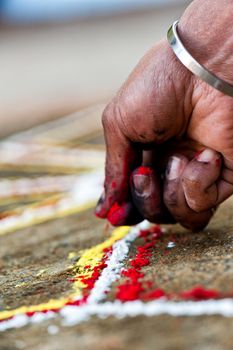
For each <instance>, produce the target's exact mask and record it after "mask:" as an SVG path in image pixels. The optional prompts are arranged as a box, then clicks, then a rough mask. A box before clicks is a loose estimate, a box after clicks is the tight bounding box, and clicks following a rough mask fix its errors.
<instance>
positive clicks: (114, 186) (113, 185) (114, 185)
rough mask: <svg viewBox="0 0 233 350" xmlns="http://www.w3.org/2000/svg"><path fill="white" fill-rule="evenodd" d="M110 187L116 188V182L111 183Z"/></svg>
mask: <svg viewBox="0 0 233 350" xmlns="http://www.w3.org/2000/svg"><path fill="white" fill-rule="evenodd" d="M111 187H112V188H113V189H114V188H116V181H113V182H112V185H111Z"/></svg>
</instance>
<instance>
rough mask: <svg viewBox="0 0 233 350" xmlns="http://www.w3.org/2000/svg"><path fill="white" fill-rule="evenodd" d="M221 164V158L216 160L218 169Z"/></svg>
mask: <svg viewBox="0 0 233 350" xmlns="http://www.w3.org/2000/svg"><path fill="white" fill-rule="evenodd" d="M221 163H222V162H221V159H220V158H217V159H215V164H216V166H217V167H220V165H221Z"/></svg>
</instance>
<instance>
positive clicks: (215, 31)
mask: <svg viewBox="0 0 233 350" xmlns="http://www.w3.org/2000/svg"><path fill="white" fill-rule="evenodd" d="M179 34H180V37H181V38H182V41H183V43H184V45H185V47H186V48H187V49H188V50H189V52H190V53H191V54H192V55H193V57H195V58H196V59H197V60H198V61H199V62H200V63H201V64H203V65H204V66H205V67H206V68H208V69H209V70H211V71H212V72H213V73H215V74H217V75H218V76H219V77H220V78H222V79H224V80H226V81H228V82H230V83H233V1H232V0H206V1H203V0H194V1H193V2H192V3H191V5H190V6H189V7H188V8H187V9H186V11H185V12H184V14H183V16H182V18H181V20H180V23H179Z"/></svg>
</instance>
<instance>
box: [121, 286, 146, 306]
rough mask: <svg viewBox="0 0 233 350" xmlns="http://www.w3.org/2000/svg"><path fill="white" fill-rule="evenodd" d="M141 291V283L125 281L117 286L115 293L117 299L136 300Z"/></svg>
mask: <svg viewBox="0 0 233 350" xmlns="http://www.w3.org/2000/svg"><path fill="white" fill-rule="evenodd" d="M141 292H143V288H142V286H141V283H133V284H132V283H131V282H130V283H125V284H122V285H120V286H118V291H117V293H116V297H117V299H119V300H121V301H123V302H125V301H132V300H137V299H138V298H139V296H140V293H141Z"/></svg>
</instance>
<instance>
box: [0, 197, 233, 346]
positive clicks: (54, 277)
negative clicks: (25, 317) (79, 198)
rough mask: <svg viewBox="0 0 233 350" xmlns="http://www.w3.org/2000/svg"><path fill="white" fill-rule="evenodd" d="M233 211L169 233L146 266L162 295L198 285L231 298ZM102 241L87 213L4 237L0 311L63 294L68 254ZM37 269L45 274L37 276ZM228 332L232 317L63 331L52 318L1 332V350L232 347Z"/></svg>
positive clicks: (113, 323) (94, 323) (231, 204)
mask: <svg viewBox="0 0 233 350" xmlns="http://www.w3.org/2000/svg"><path fill="white" fill-rule="evenodd" d="M232 209H233V201H228V203H226V204H225V205H224V206H223V207H222V208H221V210H219V212H218V213H217V214H216V217H215V219H214V220H213V222H212V223H211V224H210V225H209V227H208V228H207V229H206V230H205V231H204V232H201V233H195V234H192V233H190V232H185V231H184V230H182V229H180V228H179V227H178V226H174V227H172V228H171V230H172V231H170V230H169V232H168V233H167V234H166V235H165V239H164V242H162V243H161V250H158V249H157V250H156V252H155V253H154V256H153V264H151V265H150V266H149V267H146V269H145V272H146V275H148V276H149V275H153V274H155V275H156V277H155V278H156V281H157V283H159V285H160V286H161V287H162V288H164V289H165V290H166V291H169V290H173V291H179V290H183V289H187V288H189V287H192V286H193V285H196V284H200V283H201V284H202V285H205V286H206V287H208V288H216V289H218V290H220V291H225V292H226V291H228V292H231V291H232V290H233V278H232V275H233V263H232V246H233V230H232V227H233V219H232V215H231V213H232ZM170 232H172V236H171V233H170ZM106 235H108V233H106V232H105V231H104V230H103V223H101V222H99V221H97V219H95V218H94V217H93V216H92V212H91V211H87V212H84V213H81V214H77V215H72V216H69V217H66V218H63V219H58V220H53V221H50V222H48V223H44V224H41V225H37V226H35V227H31V228H27V229H24V230H21V231H18V232H15V233H12V234H9V235H6V236H3V237H1V238H0V247H1V248H0V264H1V265H0V266H1V267H0V273H1V279H0V281H1V282H0V283H1V284H0V288H1V308H2V309H6V308H7V309H11V308H15V307H19V306H21V305H30V304H31V303H33V304H35V303H40V302H44V301H48V300H49V299H50V298H56V297H58V296H62V295H66V293H67V290H69V288H71V287H70V284H69V282H66V281H67V278H69V277H72V273H71V271H70V270H69V264H68V262H67V255H68V253H69V252H70V251H76V250H80V249H83V248H87V247H89V246H90V244H91V246H92V245H95V244H97V243H98V242H101V241H102V240H103V239H104V237H105V236H106ZM171 237H172V239H173V241H174V240H175V241H176V247H175V248H173V249H172V250H170V254H166V255H164V254H162V253H161V252H162V251H163V249H162V246H165V245H166V242H167V241H168V240H170V239H171ZM41 268H43V269H44V270H45V271H46V272H45V273H44V274H42V275H41V276H38V277H35V276H37V274H38V272H39V271H40V270H41ZM18 284H19V287H15V286H16V285H18ZM20 284H21V286H20ZM50 324H53V325H54V324H57V326H58V327H59V332H58V333H57V334H56V335H51V334H49V328H48V327H49V325H50ZM232 326H233V320H232V319H228V318H224V317H220V316H211V317H210V316H202V317H171V316H165V315H164V316H157V317H151V318H147V317H142V316H140V317H137V318H132V319H122V320H118V319H115V318H113V317H112V318H110V319H107V320H99V319H97V318H93V319H91V320H90V321H88V322H86V323H83V324H81V325H77V326H73V327H62V326H61V325H60V323H59V321H58V320H57V321H50V322H45V323H42V324H38V325H33V326H32V325H30V326H27V327H26V328H22V329H19V330H9V331H6V332H4V333H0V349H1V350H7V349H9V350H13V349H25V350H27V349H43V350H45V349H51V350H52V349H54V350H55V349H56V350H59V349H64V348H65V347H68V348H69V349H92V348H93V347H95V348H96V349H211V350H212V349H216V350H217V349H219V350H220V349H232V347H233V335H232V332H231V331H230V329H231V328H232Z"/></svg>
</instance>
